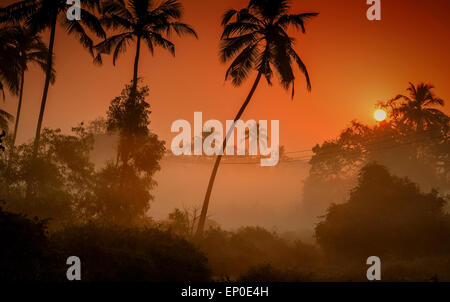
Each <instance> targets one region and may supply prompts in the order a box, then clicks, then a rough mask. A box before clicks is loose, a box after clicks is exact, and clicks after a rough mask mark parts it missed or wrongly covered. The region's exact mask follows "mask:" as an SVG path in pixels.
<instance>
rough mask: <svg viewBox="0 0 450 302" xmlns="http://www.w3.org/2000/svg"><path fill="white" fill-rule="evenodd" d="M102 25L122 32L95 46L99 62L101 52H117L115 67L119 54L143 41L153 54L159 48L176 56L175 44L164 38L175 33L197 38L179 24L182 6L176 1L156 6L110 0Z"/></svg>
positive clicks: (133, 0)
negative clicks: (129, 44)
mask: <svg viewBox="0 0 450 302" xmlns="http://www.w3.org/2000/svg"><path fill="white" fill-rule="evenodd" d="M103 13H104V17H103V18H102V22H103V23H104V24H105V26H106V27H108V28H111V29H113V30H119V31H121V33H119V34H116V35H113V36H111V37H109V38H107V39H106V40H105V41H103V42H101V43H100V44H98V45H97V46H96V48H97V50H98V51H99V53H98V55H97V56H96V62H97V63H101V62H102V58H101V54H102V53H111V51H112V49H114V54H113V64H115V63H116V60H117V58H118V56H119V54H121V53H123V52H125V50H126V47H127V44H128V43H130V42H132V41H135V40H137V42H138V43H140V40H141V39H143V40H144V41H145V43H146V44H147V46H148V49H149V50H150V52H151V53H153V50H154V47H155V46H159V47H162V48H164V49H167V50H169V51H170V52H171V53H172V54H173V55H174V54H175V46H174V44H173V43H172V42H171V41H169V40H168V39H166V38H165V37H164V34H166V35H169V34H170V33H171V32H173V31H175V32H176V33H177V34H178V35H181V34H190V35H193V36H195V37H197V34H196V32H195V31H194V30H193V29H192V28H191V27H190V26H189V25H187V24H184V23H181V22H178V20H179V19H180V18H181V17H182V6H181V4H180V3H179V2H178V1H176V0H168V1H165V2H163V3H161V4H160V5H155V3H154V1H151V0H129V1H128V5H127V4H126V3H125V2H124V1H123V0H107V1H105V3H104V5H103Z"/></svg>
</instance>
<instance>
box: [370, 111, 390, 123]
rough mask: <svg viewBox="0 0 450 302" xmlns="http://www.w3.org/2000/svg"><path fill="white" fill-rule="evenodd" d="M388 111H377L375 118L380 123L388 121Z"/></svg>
mask: <svg viewBox="0 0 450 302" xmlns="http://www.w3.org/2000/svg"><path fill="white" fill-rule="evenodd" d="M386 116H387V115H386V111H384V110H381V109H378V110H377V111H375V112H374V114H373V117H374V118H375V119H376V120H377V121H379V122H382V121H384V120H385V119H386Z"/></svg>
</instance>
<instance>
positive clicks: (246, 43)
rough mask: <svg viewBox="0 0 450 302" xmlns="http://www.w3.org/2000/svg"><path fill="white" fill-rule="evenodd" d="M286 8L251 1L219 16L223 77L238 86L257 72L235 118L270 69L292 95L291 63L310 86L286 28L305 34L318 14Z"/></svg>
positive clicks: (282, 3)
mask: <svg viewBox="0 0 450 302" xmlns="http://www.w3.org/2000/svg"><path fill="white" fill-rule="evenodd" d="M289 8H290V1H289V0H251V1H250V3H249V5H248V7H247V8H244V9H241V10H239V11H237V10H234V9H231V10H228V11H227V12H226V13H225V14H224V16H223V18H222V25H223V26H224V30H223V33H222V37H221V40H222V42H221V47H220V55H221V57H220V59H221V61H222V62H227V61H229V60H230V59H232V58H234V60H233V62H232V63H231V65H230V67H229V68H228V70H227V72H226V76H225V79H226V80H228V79H230V78H231V80H232V83H233V85H234V86H240V85H241V84H242V83H243V82H244V80H245V79H247V77H248V76H249V74H250V73H251V72H252V71H254V70H256V71H257V72H258V75H257V76H256V79H255V82H254V83H253V86H252V88H251V90H250V93H249V94H248V96H247V98H246V99H245V101H244V104H243V105H242V107H241V108H240V110H239V112H238V114H237V115H236V117H235V119H234V121H237V120H239V119H240V117H241V116H242V114H243V113H244V110H245V109H246V108H247V105H248V104H249V103H250V100H251V99H252V97H253V94H254V93H255V90H256V88H257V87H258V84H259V82H260V80H261V77H262V76H264V77H265V78H266V80H267V83H268V84H269V85H271V84H272V77H273V69H275V70H276V71H277V73H278V76H279V80H280V83H281V85H282V86H283V87H284V88H285V89H289V87H291V86H292V98H293V97H294V81H295V75H294V72H293V68H292V64H294V63H296V64H297V65H298V67H299V69H300V71H301V72H302V73H303V74H304V75H305V77H306V84H307V88H308V90H310V89H311V82H310V79H309V75H308V71H307V69H306V66H305V64H304V63H303V61H302V60H301V58H300V56H299V55H298V54H297V53H296V51H295V50H294V48H293V47H294V39H293V38H291V37H290V36H289V35H288V34H287V32H286V30H287V29H288V28H289V27H290V26H294V27H295V28H297V29H302V32H303V33H304V32H305V21H307V20H308V19H310V18H312V17H315V16H317V15H318V13H304V14H289V13H288V12H289ZM233 18H234V20H233ZM233 130H234V127H231V129H230V131H233ZM227 139H228V135H227V137H226V138H225V139H224V142H223V150H225V147H226V144H227ZM221 159H222V155H218V156H217V159H216V162H215V164H214V168H213V171H212V174H211V177H210V179H209V184H208V189H207V191H206V195H205V200H204V202H203V207H202V213H201V215H200V220H199V224H198V229H197V234H196V235H197V237H200V236H201V235H202V233H203V229H204V225H205V219H206V214H207V211H208V205H209V199H210V197H211V192H212V188H213V184H214V180H215V177H216V174H217V170H218V168H219V164H220V161H221Z"/></svg>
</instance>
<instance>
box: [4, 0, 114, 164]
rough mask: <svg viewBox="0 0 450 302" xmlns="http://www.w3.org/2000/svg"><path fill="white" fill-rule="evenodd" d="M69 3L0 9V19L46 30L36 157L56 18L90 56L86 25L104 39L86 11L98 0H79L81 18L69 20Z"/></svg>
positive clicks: (43, 1) (28, 2)
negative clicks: (45, 64) (43, 75)
mask: <svg viewBox="0 0 450 302" xmlns="http://www.w3.org/2000/svg"><path fill="white" fill-rule="evenodd" d="M71 6H72V5H71V4H67V1H66V0H21V1H17V2H15V3H13V4H11V5H8V6H6V7H5V8H2V9H1V10H0V22H12V23H16V22H22V21H23V22H24V23H25V25H26V26H27V27H29V28H30V29H31V30H32V31H35V32H37V33H39V32H41V31H43V30H45V29H49V30H50V40H49V46H48V53H47V59H46V62H47V68H46V73H45V84H44V91H43V94H42V101H41V108H40V111H39V118H38V123H37V127H36V137H35V140H34V146H33V156H34V157H36V156H37V153H38V148H39V142H40V138H41V128H42V121H43V119H44V112H45V105H46V102H47V95H48V90H49V85H50V83H51V81H52V66H53V48H54V44H55V34H56V23H57V21H58V18H60V21H61V23H62V25H63V26H64V27H65V29H66V31H67V33H68V34H70V35H76V36H78V38H79V40H80V43H81V44H82V45H83V46H84V47H85V48H87V49H88V50H89V51H90V53H91V54H92V55H93V42H92V39H91V38H90V37H89V36H88V34H87V33H86V30H85V28H86V27H87V28H88V29H90V30H91V31H93V32H94V33H95V34H96V35H97V36H99V37H102V38H104V37H105V32H104V31H103V28H102V26H101V24H100V21H99V20H98V18H97V17H96V16H95V15H94V14H92V13H91V12H90V11H89V10H94V9H97V10H99V9H100V7H99V0H81V8H80V9H81V20H79V21H78V20H73V21H70V20H69V19H68V18H67V9H69V8H70V7H71Z"/></svg>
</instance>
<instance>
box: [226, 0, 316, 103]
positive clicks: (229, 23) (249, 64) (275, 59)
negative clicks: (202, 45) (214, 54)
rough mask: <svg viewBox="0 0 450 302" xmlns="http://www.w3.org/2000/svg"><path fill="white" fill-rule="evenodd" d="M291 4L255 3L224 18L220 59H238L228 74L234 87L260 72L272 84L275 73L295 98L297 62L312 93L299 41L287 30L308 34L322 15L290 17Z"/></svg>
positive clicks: (255, 0) (261, 0) (279, 1)
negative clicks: (312, 22)
mask: <svg viewBox="0 0 450 302" xmlns="http://www.w3.org/2000/svg"><path fill="white" fill-rule="evenodd" d="M289 2H290V1H288V0H252V1H250V3H249V5H248V7H247V8H244V9H241V10H234V9H232V10H228V11H227V12H226V13H225V14H224V16H223V18H222V25H223V26H224V31H223V34H222V42H221V49H220V58H221V60H222V61H223V62H226V61H228V60H230V59H232V58H234V60H233V62H232V63H231V65H230V67H229V68H228V70H227V72H226V79H229V78H230V77H231V79H232V82H233V84H234V85H236V86H239V85H241V84H242V82H243V81H244V80H245V79H246V78H247V76H248V75H249V73H250V72H251V71H252V70H257V71H258V72H260V73H261V74H262V75H264V77H265V78H266V79H267V82H268V83H269V85H271V84H272V81H271V80H272V77H273V70H274V69H275V70H276V71H277V73H278V75H279V80H280V83H281V85H282V86H283V87H284V88H285V89H289V87H290V86H291V85H292V96H294V81H295V75H294V72H293V68H292V63H293V62H295V63H296V64H297V65H298V67H299V68H300V71H301V72H302V73H303V74H304V75H305V78H306V84H307V88H308V90H310V89H311V81H310V78H309V75H308V71H307V69H306V66H305V64H304V63H303V61H302V59H301V58H300V56H299V55H298V54H297V52H296V51H295V50H294V47H293V45H294V42H295V40H294V39H293V38H291V37H290V36H289V35H288V34H287V32H286V30H287V29H288V27H289V26H294V27H295V28H298V29H301V30H302V32H303V33H304V32H305V21H306V20H308V19H310V18H312V17H314V16H317V15H318V13H303V14H289V13H288V11H289Z"/></svg>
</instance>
